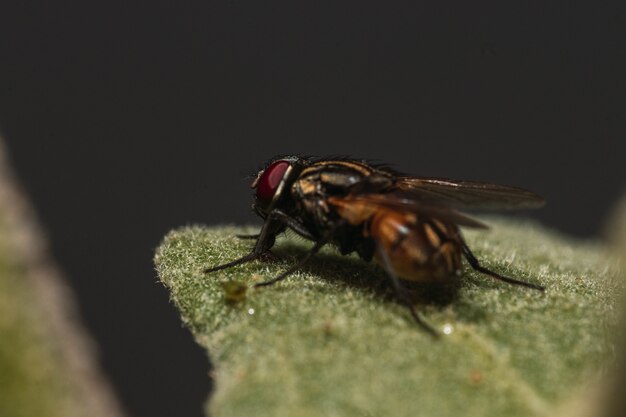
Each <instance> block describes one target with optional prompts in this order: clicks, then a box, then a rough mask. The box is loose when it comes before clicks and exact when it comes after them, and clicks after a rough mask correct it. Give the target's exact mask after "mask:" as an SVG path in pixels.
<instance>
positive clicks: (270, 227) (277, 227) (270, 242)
mask: <svg viewBox="0 0 626 417" xmlns="http://www.w3.org/2000/svg"><path fill="white" fill-rule="evenodd" d="M286 227H289V228H290V229H292V230H293V231H295V232H296V233H298V234H299V235H300V236H303V237H305V238H307V239H314V238H313V236H312V235H311V234H310V233H309V232H308V231H307V230H306V228H305V227H304V226H303V225H302V224H301V223H300V222H298V221H297V220H296V219H294V218H293V217H290V216H289V215H287V214H286V213H284V212H282V211H280V210H278V209H276V210H272V211H271V212H270V213H269V214H268V215H267V218H266V220H265V223H263V227H262V228H261V232H260V233H259V234H258V235H244V236H238V237H239V238H244V239H254V238H256V240H257V241H256V244H255V245H254V249H253V250H252V252H250V253H249V254H247V255H246V256H242V257H241V258H239V259H235V260H234V261H231V262H228V263H225V264H223V265H218V266H214V267H212V268H207V269H205V270H204V273H205V274H206V273H210V272H215V271H219V270H222V269H226V268H230V267H233V266H237V265H241V264H244V263H247V262H250V261H254V260H255V259H259V258H261V257H265V256H268V255H269V257H270V258H272V257H274V256H273V255H271V253H270V252H269V250H270V249H271V247H272V246H274V242H275V241H276V236H277V235H278V234H280V233H282V232H283V231H284V230H285V228H286Z"/></svg>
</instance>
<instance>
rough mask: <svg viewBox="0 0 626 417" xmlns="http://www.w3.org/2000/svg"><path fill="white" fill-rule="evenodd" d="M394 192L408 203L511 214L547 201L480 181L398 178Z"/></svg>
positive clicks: (508, 187) (522, 191) (513, 188)
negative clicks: (492, 210)
mask: <svg viewBox="0 0 626 417" xmlns="http://www.w3.org/2000/svg"><path fill="white" fill-rule="evenodd" d="M394 188H395V191H397V192H398V193H400V194H402V195H404V196H405V197H406V198H408V199H415V200H417V201H421V202H424V203H427V204H432V205H444V206H445V205H447V206H450V207H455V208H468V209H494V210H496V209H497V210H507V209H509V210H510V209H530V208H537V207H541V206H542V205H544V204H545V200H544V199H543V198H542V197H540V196H539V195H537V194H535V193H533V192H532V191H528V190H525V189H523V188H517V187H510V186H506V185H498V184H491V183H486V182H477V181H460V180H452V179H447V178H427V177H426V178H421V177H398V179H397V182H396V184H395V187H394Z"/></svg>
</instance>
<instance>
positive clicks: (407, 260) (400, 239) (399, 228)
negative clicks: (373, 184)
mask: <svg viewBox="0 0 626 417" xmlns="http://www.w3.org/2000/svg"><path fill="white" fill-rule="evenodd" d="M369 234H370V236H371V237H372V238H373V239H374V240H375V241H376V242H377V244H378V245H379V246H380V247H381V249H382V250H384V251H385V252H386V254H387V256H388V258H389V261H390V263H391V266H392V267H393V269H394V271H395V273H396V274H397V275H398V276H399V277H400V278H402V279H405V280H408V281H417V282H425V283H437V282H440V283H443V282H446V281H447V280H448V279H449V278H450V277H452V276H454V275H456V274H457V272H458V271H459V269H460V267H461V246H460V242H459V240H458V238H457V230H456V226H453V225H447V224H444V223H442V222H440V221H438V220H434V219H428V218H420V217H419V216H418V215H416V214H413V213H402V212H398V211H392V210H380V211H378V212H377V213H376V214H374V216H373V217H372V219H371V223H370V225H369ZM375 259H376V261H377V262H378V263H379V264H382V263H383V260H382V259H381V255H380V253H379V252H378V251H377V252H376V255H375Z"/></svg>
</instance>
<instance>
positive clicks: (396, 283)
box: [376, 245, 439, 338]
mask: <svg viewBox="0 0 626 417" xmlns="http://www.w3.org/2000/svg"><path fill="white" fill-rule="evenodd" d="M376 250H377V251H378V253H379V254H380V258H381V259H382V261H383V267H384V268H385V271H386V272H387V275H389V278H391V283H392V284H393V289H394V291H395V293H396V297H397V298H398V300H400V301H401V302H402V303H404V304H405V305H406V306H407V307H408V308H409V311H410V312H411V316H413V320H415V322H416V323H417V324H418V325H419V326H420V327H421V328H422V329H424V330H426V331H427V332H428V333H429V334H430V335H431V336H433V337H435V338H438V337H439V333H437V331H436V330H435V329H433V328H432V327H431V326H430V325H429V324H428V323H426V322H425V321H424V320H422V318H421V317H420V316H419V314H418V313H417V310H415V306H414V305H413V303H412V302H411V299H410V297H409V295H408V293H407V290H406V288H404V286H403V285H402V284H401V283H400V279H399V278H398V276H397V275H396V272H395V271H394V269H393V265H391V260H390V259H389V255H387V252H386V251H385V249H384V248H383V247H382V246H381V245H377V247H376Z"/></svg>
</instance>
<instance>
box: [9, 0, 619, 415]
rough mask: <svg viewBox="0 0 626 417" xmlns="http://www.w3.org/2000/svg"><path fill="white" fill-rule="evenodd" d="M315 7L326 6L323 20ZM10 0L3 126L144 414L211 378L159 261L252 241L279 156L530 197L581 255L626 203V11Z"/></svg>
mask: <svg viewBox="0 0 626 417" xmlns="http://www.w3.org/2000/svg"><path fill="white" fill-rule="evenodd" d="M309 3H311V4H309ZM457 3H458V4H453V3H450V2H445V3H443V2H433V1H431V2H420V1H407V2H393V3H390V2H351V3H346V2H317V1H316V2H263V1H236V0H231V1H208V0H205V1H195V0H194V1H186V2H165V1H150V2H145V3H132V4H131V3H126V2H116V1H102V2H84V1H76V2H70V1H66V2H51V1H32V2H17V1H16V2H3V5H2V6H0V129H1V130H2V133H3V135H4V136H5V138H6V140H7V141H8V144H9V151H10V153H11V155H12V159H13V161H14V164H15V166H16V169H17V171H18V174H20V176H21V179H22V182H23V184H24V186H25V187H26V189H27V190H28V192H29V194H30V196H31V197H32V199H33V200H34V203H35V206H36V208H37V209H38V212H39V215H40V217H41V219H42V221H43V224H44V226H45V228H46V229H47V230H48V232H49V233H50V238H51V240H52V247H53V252H54V255H55V256H56V257H57V259H58V260H59V262H60V263H61V265H62V267H63V268H64V269H65V271H66V272H67V274H68V276H69V278H70V280H71V283H72V284H73V286H74V287H75V289H76V291H77V292H78V294H79V296H80V302H81V309H82V312H83V314H84V316H85V319H86V321H87V323H88V325H89V327H90V329H91V330H92V332H93V333H94V335H95V337H96V338H97V339H98V341H99V342H100V344H101V346H102V359H103V363H104V367H105V369H106V370H107V372H108V373H109V374H110V375H111V377H112V379H113V381H114V383H115V385H116V387H117V389H118V391H119V393H120V395H121V396H122V400H123V401H124V403H125V405H126V407H127V408H128V410H129V411H130V412H131V413H132V415H134V416H137V417H139V416H152V417H159V416H172V415H178V416H200V415H201V406H202V403H203V401H204V399H205V397H206V392H207V391H208V390H209V380H208V378H207V370H208V362H207V360H206V358H205V356H204V353H203V352H202V350H201V349H200V348H198V347H196V346H195V344H194V342H193V341H192V338H191V336H190V335H189V334H188V332H187V331H186V330H185V329H183V328H181V325H180V323H179V320H178V317H177V314H176V312H175V311H174V309H173V307H172V306H171V305H170V304H169V302H168V296H167V293H166V291H165V289H164V288H162V287H161V285H160V284H158V283H157V280H156V276H155V273H154V272H153V269H152V262H151V257H152V254H153V250H154V248H155V247H156V246H157V245H158V243H159V240H160V239H161V237H162V236H163V235H164V234H165V233H166V232H167V231H168V230H169V229H170V228H172V227H176V226H180V225H184V224H189V223H206V224H214V223H226V222H252V221H255V219H254V216H253V215H252V213H250V210H249V204H250V195H249V193H250V191H249V189H248V183H247V180H245V179H244V176H245V175H246V174H248V173H249V172H253V171H255V170H256V168H257V167H258V166H259V165H260V164H262V163H263V161H264V160H265V159H267V158H269V157H271V156H273V155H276V154H281V153H305V154H317V155H326V154H347V155H354V156H359V157H368V158H375V159H379V160H381V161H386V162H390V163H393V164H395V166H396V167H397V168H398V169H401V170H404V171H407V172H411V173H415V174H420V175H429V176H432V175H438V176H450V177H457V178H465V179H477V180H488V181H494V182H502V183H507V184H513V185H520V186H524V187H527V188H530V189H532V190H535V191H537V192H538V193H540V194H542V195H544V196H545V197H546V198H547V199H548V202H549V204H548V206H546V208H545V209H543V210H540V211H537V212H532V213H528V214H527V215H528V216H532V217H534V218H535V219H538V220H540V221H541V222H543V223H545V224H546V225H548V226H550V227H552V228H555V229H558V230H561V231H563V232H566V233H569V234H573V235H576V236H581V237H592V236H596V235H598V234H599V232H600V231H601V228H602V225H603V222H604V219H605V217H606V215H607V214H608V213H609V211H610V207H611V206H612V205H613V204H614V203H615V202H616V200H617V199H618V197H619V196H620V195H621V194H622V192H623V191H624V186H625V178H626V175H625V173H626V169H625V168H624V142H625V141H626V138H625V133H626V130H625V127H626V123H625V122H626V120H625V118H626V105H625V97H626V82H625V77H624V74H626V66H625V65H624V58H625V56H626V39H625V35H624V33H625V30H624V29H625V28H626V18H625V16H626V13H625V10H624V6H623V2H621V5H620V2H615V4H610V3H609V2H603V3H602V4H597V3H593V2H584V3H583V2H579V3H576V2H549V4H543V3H544V2H537V4H534V5H528V4H524V5H520V4H515V3H514V2H493V3H481V2H466V1H459V2H457Z"/></svg>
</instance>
